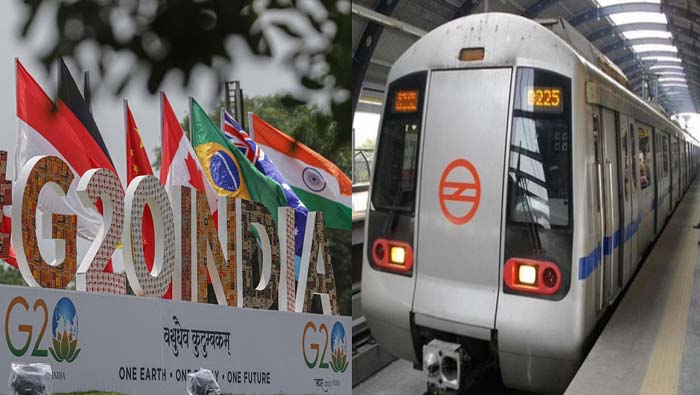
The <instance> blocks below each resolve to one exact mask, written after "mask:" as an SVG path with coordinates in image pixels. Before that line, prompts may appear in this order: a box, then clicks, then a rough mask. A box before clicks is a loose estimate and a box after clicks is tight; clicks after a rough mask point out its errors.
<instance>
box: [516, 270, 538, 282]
mask: <svg viewBox="0 0 700 395" xmlns="http://www.w3.org/2000/svg"><path fill="white" fill-rule="evenodd" d="M518 282H519V283H520V284H527V285H535V283H536V282H537V268H536V267H535V266H532V265H520V266H518Z"/></svg>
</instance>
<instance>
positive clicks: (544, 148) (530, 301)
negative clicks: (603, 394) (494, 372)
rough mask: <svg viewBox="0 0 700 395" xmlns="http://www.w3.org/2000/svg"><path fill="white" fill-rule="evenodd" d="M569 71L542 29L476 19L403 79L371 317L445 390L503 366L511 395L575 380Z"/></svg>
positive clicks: (380, 189)
mask: <svg viewBox="0 0 700 395" xmlns="http://www.w3.org/2000/svg"><path fill="white" fill-rule="evenodd" d="M536 43H539V44H536ZM533 44H535V45H534V47H535V48H532V49H531V50H529V51H528V49H527V48H528V46H529V47H533ZM572 59H575V55H573V54H572V53H571V50H570V48H568V47H566V45H564V44H563V43H562V42H561V41H560V40H558V38H556V36H554V35H553V34H552V33H551V32H549V31H548V30H546V29H545V28H543V27H542V26H540V25H538V24H536V23H533V22H532V21H529V20H526V19H523V18H519V17H515V16H512V15H505V14H481V15H473V16H469V17H466V18H462V19H459V20H456V21H452V22H450V23H448V24H446V25H443V26H441V27H439V28H437V29H436V30H434V31H432V32H430V33H429V34H428V35H426V36H425V37H423V38H422V39H421V40H419V41H418V42H417V43H415V44H414V45H413V46H412V47H411V48H409V49H408V50H407V51H406V53H405V54H404V55H403V56H402V57H401V58H400V59H399V60H398V61H397V62H396V64H395V65H394V67H393V68H392V71H391V73H390V76H389V84H388V87H387V90H386V104H385V109H384V114H383V118H382V122H381V127H380V132H379V137H378V145H377V152H376V155H375V158H376V163H375V169H374V173H373V181H372V185H371V191H370V202H369V207H368V211H367V213H368V214H367V223H366V240H365V251H364V263H363V272H362V306H363V311H364V314H365V316H366V318H367V321H368V324H369V326H370V329H371V331H372V334H373V335H374V337H375V338H376V339H377V341H378V342H379V344H380V345H381V346H382V347H383V348H385V349H387V350H388V351H389V352H391V353H392V354H394V355H396V356H398V357H401V358H404V359H407V360H411V361H414V362H415V363H416V364H417V365H418V366H420V367H421V368H422V370H423V371H424V372H425V374H426V379H427V381H428V383H429V385H430V386H432V387H433V388H434V389H435V390H436V391H437V392H451V391H455V390H458V389H460V387H462V388H463V387H464V383H466V382H468V381H469V380H470V377H474V376H476V375H478V374H479V372H480V371H482V370H484V369H488V368H489V367H492V366H494V365H498V366H499V367H500V369H501V372H502V377H503V381H504V383H505V384H506V385H508V386H510V387H515V388H520V389H526V390H533V391H538V392H551V391H561V390H563V388H564V387H565V385H566V383H568V381H569V380H570V378H571V376H572V375H573V373H574V372H575V369H576V368H577V366H578V358H580V350H581V343H582V341H583V334H582V332H583V330H582V329H581V328H582V326H583V324H582V321H583V319H582V318H581V316H582V315H583V314H582V313H581V311H582V310H583V308H582V307H581V306H580V304H577V303H576V302H575V301H576V300H577V296H576V295H578V292H573V291H574V288H573V287H572V286H571V282H572V239H573V233H574V232H573V216H574V211H573V210H574V202H573V199H572V195H573V186H572V183H571V181H570V180H571V179H572V154H571V152H572V150H571V147H572V133H571V130H572V116H571V114H572V97H573V95H572V89H573V88H572V79H571V78H570V77H566V76H565V75H567V74H568V75H571V73H572V72H571V70H570V69H571V68H574V67H575V66H574V63H575V62H574V61H573V60H572ZM556 60H560V61H559V62H557V61H556ZM562 64H563V65H562Z"/></svg>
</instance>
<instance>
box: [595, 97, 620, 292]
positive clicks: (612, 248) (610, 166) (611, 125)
mask: <svg viewBox="0 0 700 395" xmlns="http://www.w3.org/2000/svg"><path fill="white" fill-rule="evenodd" d="M601 111H602V114H601V115H602V121H603V122H602V128H601V134H602V137H601V138H600V141H602V169H601V170H602V171H601V173H602V176H603V182H602V185H603V194H602V198H603V202H604V204H603V208H604V216H603V217H604V218H603V219H604V222H603V228H604V231H605V232H604V235H605V237H604V239H603V268H604V270H603V271H604V272H605V273H604V274H605V275H604V287H605V296H606V298H605V299H606V300H607V302H608V303H612V302H613V301H614V300H615V297H616V296H617V293H618V292H619V290H620V285H621V284H622V278H621V273H620V270H619V267H620V265H619V263H620V261H619V258H618V257H619V249H618V248H616V247H618V246H619V245H620V232H619V231H618V229H619V228H620V215H619V212H620V209H619V204H620V202H619V179H618V171H617V168H618V163H619V161H618V144H617V142H618V140H619V138H618V135H619V130H617V129H618V124H617V119H616V116H615V112H613V111H611V110H608V109H606V108H602V109H601Z"/></svg>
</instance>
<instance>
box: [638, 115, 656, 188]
mask: <svg viewBox="0 0 700 395" xmlns="http://www.w3.org/2000/svg"><path fill="white" fill-rule="evenodd" d="M650 130H651V129H650V128H648V127H646V126H640V127H639V130H638V132H639V185H640V187H641V188H642V189H646V188H648V187H649V186H650V185H651V183H652V169H653V168H654V163H653V159H652V157H651V139H650V138H649V135H650V134H651V131H650Z"/></svg>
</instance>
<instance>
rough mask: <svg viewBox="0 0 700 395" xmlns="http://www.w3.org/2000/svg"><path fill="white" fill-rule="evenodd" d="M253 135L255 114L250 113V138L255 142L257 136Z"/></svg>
mask: <svg viewBox="0 0 700 395" xmlns="http://www.w3.org/2000/svg"><path fill="white" fill-rule="evenodd" d="M253 133H254V131H253V112H252V111H248V136H250V138H251V139H253V141H255V135H254V134H253Z"/></svg>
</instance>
